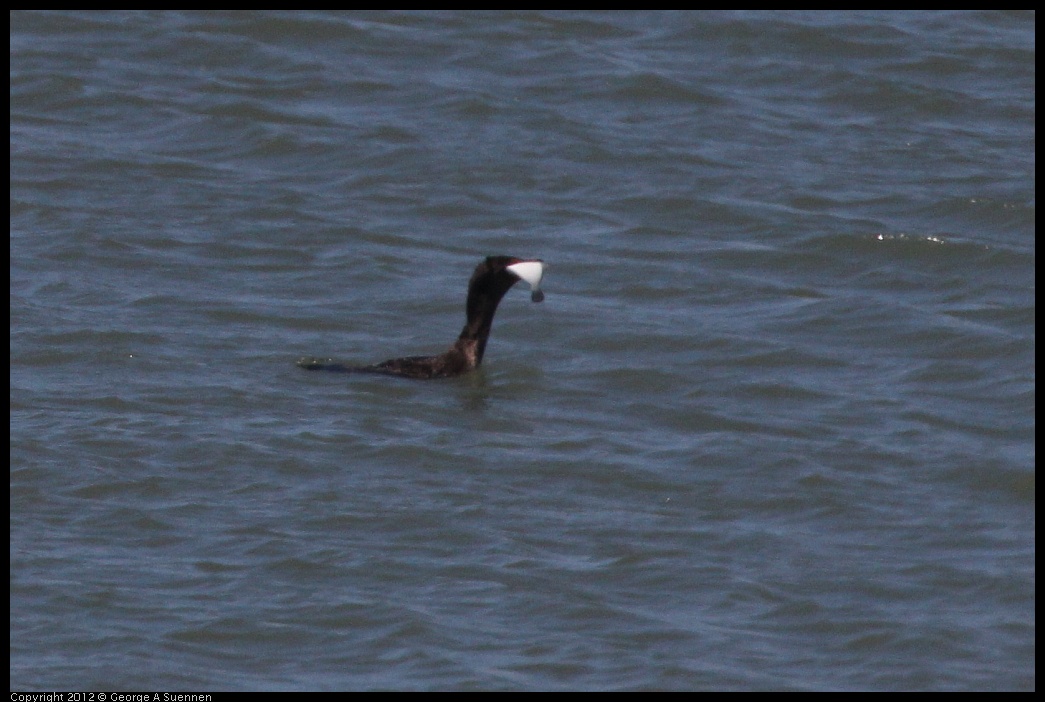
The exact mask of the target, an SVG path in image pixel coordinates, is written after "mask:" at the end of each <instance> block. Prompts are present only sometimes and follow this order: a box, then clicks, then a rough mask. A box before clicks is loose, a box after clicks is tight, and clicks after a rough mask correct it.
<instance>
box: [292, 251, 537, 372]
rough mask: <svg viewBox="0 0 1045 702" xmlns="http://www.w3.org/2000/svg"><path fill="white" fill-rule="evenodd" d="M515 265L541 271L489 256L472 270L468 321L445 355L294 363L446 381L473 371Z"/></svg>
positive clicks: (512, 280) (511, 259) (515, 279)
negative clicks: (368, 361)
mask: <svg viewBox="0 0 1045 702" xmlns="http://www.w3.org/2000/svg"><path fill="white" fill-rule="evenodd" d="M519 263H534V264H538V269H537V270H538V271H541V270H543V264H542V263H541V261H539V260H536V259H529V260H526V259H521V258H514V257H512V256H489V257H488V258H486V259H485V260H483V261H482V262H480V263H479V265H478V266H476V268H475V272H474V273H473V274H472V278H471V280H469V281H468V301H467V303H466V308H465V311H466V313H467V317H468V321H467V322H466V323H465V325H464V329H462V330H461V335H460V336H459V337H457V341H456V342H455V343H454V345H453V346H451V347H450V349H449V350H448V351H446V352H445V353H441V354H439V355H437V356H408V357H406V358H393V359H390V360H388V361H383V362H382V363H377V364H374V365H371V366H346V365H343V364H340V363H332V362H331V361H330V360H329V359H326V360H321V359H316V358H303V359H301V360H300V361H298V365H299V366H300V367H302V368H304V369H305V370H325V371H334V372H338V373H381V374H384V375H397V376H402V377H404V378H418V379H431V378H450V377H453V376H456V375H461V374H462V373H466V372H468V371H471V370H475V369H476V368H478V367H479V364H480V363H482V361H483V353H484V352H485V351H486V342H487V341H488V340H489V338H490V328H491V327H492V326H493V317H494V313H495V312H497V305H498V304H500V302H501V298H503V297H504V295H505V293H507V292H508V290H509V289H511V287H512V286H513V285H515V284H516V283H517V282H519V281H520V280H522V278H521V277H520V276H519V275H517V274H516V272H513V271H512V270H509V266H515V265H516V264H519ZM520 268H521V267H520ZM516 270H519V268H516ZM524 275H525V273H524ZM536 280H537V282H536V283H534V282H533V281H532V280H529V281H528V282H530V284H531V286H533V289H534V292H533V300H534V301H535V302H540V301H541V299H543V294H542V293H541V292H540V290H539V289H538V287H537V285H538V284H539V282H540V273H539V272H538V274H537V279H536Z"/></svg>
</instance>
